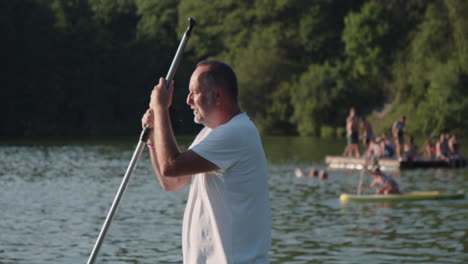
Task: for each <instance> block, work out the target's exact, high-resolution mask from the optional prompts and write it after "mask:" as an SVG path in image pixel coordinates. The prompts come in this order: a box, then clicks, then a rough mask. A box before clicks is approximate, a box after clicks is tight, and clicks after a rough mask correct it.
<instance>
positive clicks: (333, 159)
mask: <svg viewBox="0 0 468 264" xmlns="http://www.w3.org/2000/svg"><path fill="white" fill-rule="evenodd" d="M325 163H326V164H327V166H328V167H329V168H330V169H348V170H361V169H362V168H363V166H364V165H365V164H366V160H365V159H364V158H352V157H343V156H326V157H325ZM378 164H379V166H380V169H381V170H398V169H416V168H462V167H466V166H467V160H466V159H464V160H460V161H457V162H456V163H455V164H449V163H447V162H445V161H443V160H417V161H398V160H396V159H380V160H379V161H378ZM372 165H373V164H372V163H370V162H369V161H367V165H366V166H367V167H368V169H371V167H372Z"/></svg>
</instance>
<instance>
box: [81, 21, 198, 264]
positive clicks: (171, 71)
mask: <svg viewBox="0 0 468 264" xmlns="http://www.w3.org/2000/svg"><path fill="white" fill-rule="evenodd" d="M188 21H189V26H188V28H187V30H186V31H185V33H184V35H183V37H182V40H181V41H180V44H179V47H178V48H177V52H176V54H175V56H174V59H173V60H172V63H171V66H170V68H169V71H168V73H167V75H166V87H169V85H170V83H171V81H172V79H173V78H174V75H175V72H176V70H177V67H178V66H179V63H180V60H181V59H182V53H183V51H184V48H185V45H187V41H188V39H189V37H190V34H191V33H192V29H193V27H194V26H195V20H194V19H193V18H191V17H189V18H188ZM150 131H151V128H150V127H149V126H146V127H145V128H144V129H143V131H142V132H141V135H140V141H139V142H138V145H137V147H136V149H135V152H134V153H133V157H132V159H131V161H130V164H129V165H128V168H127V171H126V172H125V176H124V177H123V180H122V183H121V184H120V187H119V190H118V191H117V194H116V196H115V198H114V202H113V203H112V206H111V208H110V210H109V213H108V214H107V217H106V220H105V221H104V225H103V226H102V229H101V232H100V233H99V236H98V238H97V240H96V244H95V245H94V248H93V251H92V252H91V255H90V256H89V259H88V264H92V263H94V261H95V260H96V257H97V255H98V252H99V249H100V248H101V245H102V242H103V241H104V238H105V236H106V234H107V230H108V229H109V226H110V224H111V222H112V219H113V218H114V214H115V212H116V211H117V208H118V206H119V203H120V200H121V199H122V197H123V195H124V193H125V190H126V189H127V186H128V182H129V181H130V178H131V176H132V174H133V172H134V171H135V168H136V166H137V164H138V161H139V160H140V157H141V154H142V153H143V150H144V148H145V145H146V142H147V141H148V139H149V135H150Z"/></svg>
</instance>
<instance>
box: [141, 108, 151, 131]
mask: <svg viewBox="0 0 468 264" xmlns="http://www.w3.org/2000/svg"><path fill="white" fill-rule="evenodd" d="M147 125H148V126H149V127H150V128H153V127H154V113H153V109H151V108H149V109H148V110H146V113H145V114H144V115H143V118H142V119H141V126H142V127H143V128H145V127H146V126H147Z"/></svg>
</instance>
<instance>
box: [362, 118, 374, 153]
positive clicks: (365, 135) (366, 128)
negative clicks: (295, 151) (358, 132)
mask: <svg viewBox="0 0 468 264" xmlns="http://www.w3.org/2000/svg"><path fill="white" fill-rule="evenodd" d="M361 127H362V145H363V146H364V147H366V148H367V147H369V144H370V143H371V141H372V138H373V137H374V131H373V130H372V125H371V123H370V122H369V121H368V120H367V119H366V117H365V116H363V117H361Z"/></svg>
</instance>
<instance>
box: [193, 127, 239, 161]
mask: <svg viewBox="0 0 468 264" xmlns="http://www.w3.org/2000/svg"><path fill="white" fill-rule="evenodd" d="M236 131H237V130H236V129H232V127H231V128H229V127H218V128H216V129H214V130H213V131H211V133H210V134H209V135H207V136H206V137H205V138H204V139H203V140H202V141H201V142H200V143H199V144H197V145H195V146H192V148H191V150H192V151H194V152H195V153H197V154H198V155H200V156H201V157H203V158H205V159H206V160H208V161H210V162H212V163H213V164H215V165H216V166H218V167H219V168H221V169H223V170H226V169H228V168H229V167H231V166H232V165H233V164H235V163H236V162H238V160H239V158H240V157H241V156H242V148H243V145H242V143H241V141H242V140H241V137H242V135H241V134H240V133H237V132H236Z"/></svg>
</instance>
